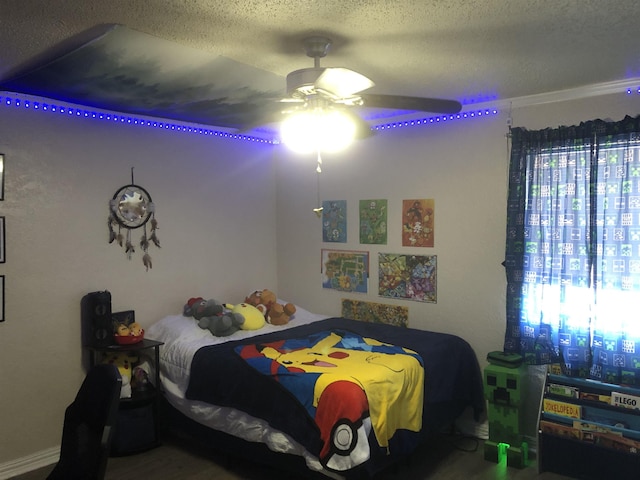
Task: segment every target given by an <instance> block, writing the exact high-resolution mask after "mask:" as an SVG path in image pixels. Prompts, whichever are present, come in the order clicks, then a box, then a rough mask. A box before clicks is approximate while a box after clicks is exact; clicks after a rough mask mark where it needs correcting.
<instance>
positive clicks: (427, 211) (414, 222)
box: [402, 198, 435, 247]
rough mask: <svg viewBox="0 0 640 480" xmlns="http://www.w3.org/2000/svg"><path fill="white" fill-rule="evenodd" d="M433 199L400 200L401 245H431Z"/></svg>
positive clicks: (433, 211)
mask: <svg viewBox="0 0 640 480" xmlns="http://www.w3.org/2000/svg"><path fill="white" fill-rule="evenodd" d="M434 216H435V201H434V200H433V199H432V198H431V199H422V200H403V201H402V246H403V247H433V243H434V235H435V232H434Z"/></svg>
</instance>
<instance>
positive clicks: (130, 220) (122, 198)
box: [107, 168, 160, 271]
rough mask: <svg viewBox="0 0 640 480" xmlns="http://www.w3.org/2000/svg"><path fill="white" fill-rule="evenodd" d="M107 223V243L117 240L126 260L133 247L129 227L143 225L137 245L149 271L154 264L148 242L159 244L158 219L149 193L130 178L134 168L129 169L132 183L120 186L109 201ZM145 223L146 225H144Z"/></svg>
mask: <svg viewBox="0 0 640 480" xmlns="http://www.w3.org/2000/svg"><path fill="white" fill-rule="evenodd" d="M107 225H108V227H109V243H113V242H116V243H117V244H118V245H119V246H120V247H122V248H124V252H125V254H126V255H127V258H128V259H129V260H131V258H132V257H133V254H134V253H135V251H136V246H135V245H134V244H133V240H132V231H133V230H136V229H138V228H142V237H140V242H139V245H140V249H141V250H142V252H144V253H143V255H142V263H143V265H144V266H145V268H146V269H147V271H149V269H150V268H152V267H153V265H152V263H151V255H149V245H151V244H153V245H155V246H156V247H158V248H160V240H158V237H157V235H156V231H157V230H158V221H157V220H156V213H155V205H154V203H153V201H152V200H151V195H149V192H147V191H146V190H145V189H144V188H142V187H140V186H138V185H135V183H134V181H133V168H132V169H131V185H125V186H124V187H122V188H120V189H119V190H118V191H117V192H116V193H115V194H114V195H113V198H112V199H111V200H110V201H109V219H108V221H107ZM148 225H149V228H147V226H148ZM116 229H117V230H116Z"/></svg>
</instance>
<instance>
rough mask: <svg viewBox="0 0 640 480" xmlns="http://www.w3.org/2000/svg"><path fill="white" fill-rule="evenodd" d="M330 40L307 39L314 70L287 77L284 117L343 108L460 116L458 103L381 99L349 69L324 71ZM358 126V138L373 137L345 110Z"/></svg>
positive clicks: (395, 97) (366, 80)
mask: <svg viewBox="0 0 640 480" xmlns="http://www.w3.org/2000/svg"><path fill="white" fill-rule="evenodd" d="M330 46H331V39H329V38H327V37H324V36H312V37H308V38H306V39H304V47H305V51H306V54H307V56H309V57H311V58H313V59H314V66H313V67H312V68H303V69H301V70H295V71H293V72H291V73H289V74H288V75H287V96H286V97H285V98H283V99H281V100H280V101H281V102H284V103H289V104H292V105H291V107H289V108H288V109H287V108H285V109H283V113H284V114H287V113H292V112H295V111H297V110H303V109H314V108H323V109H335V108H340V107H368V108H385V109H396V110H407V111H422V112H432V113H446V114H449V113H458V112H459V111H460V110H461V108H462V105H461V104H460V102H458V101H456V100H445V99H438V98H425V97H410V96H404V95H382V94H368V93H362V92H363V91H365V90H368V89H369V88H371V87H373V86H374V85H375V84H374V82H373V81H372V80H370V79H369V78H367V77H365V76H364V75H362V74H360V73H358V72H355V71H353V70H350V69H348V68H342V67H340V68H334V67H329V68H325V67H321V66H320V59H321V58H323V57H325V56H326V55H327V53H328V51H329V47H330ZM343 113H345V114H347V115H349V116H350V117H351V118H352V120H353V121H354V122H355V123H356V126H357V127H356V128H357V133H356V136H358V137H365V136H368V135H371V134H372V131H371V128H370V126H369V125H368V124H367V122H365V121H364V120H363V119H362V118H360V117H359V116H357V115H355V114H354V113H352V112H350V111H349V109H348V108H343Z"/></svg>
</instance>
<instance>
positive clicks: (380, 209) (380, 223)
mask: <svg viewBox="0 0 640 480" xmlns="http://www.w3.org/2000/svg"><path fill="white" fill-rule="evenodd" d="M360 243H364V244H371V245H386V244H387V201H386V200H384V199H381V200H360Z"/></svg>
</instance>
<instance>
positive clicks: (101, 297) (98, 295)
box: [80, 290, 114, 347]
mask: <svg viewBox="0 0 640 480" xmlns="http://www.w3.org/2000/svg"><path fill="white" fill-rule="evenodd" d="M80 310H81V315H82V318H81V322H82V343H83V344H84V345H86V346H90V347H106V346H109V345H112V344H113V343H114V340H113V320H112V318H111V293H110V292H109V291H107V290H105V291H102V292H91V293H88V294H86V295H85V296H84V297H82V304H81V309H80Z"/></svg>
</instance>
